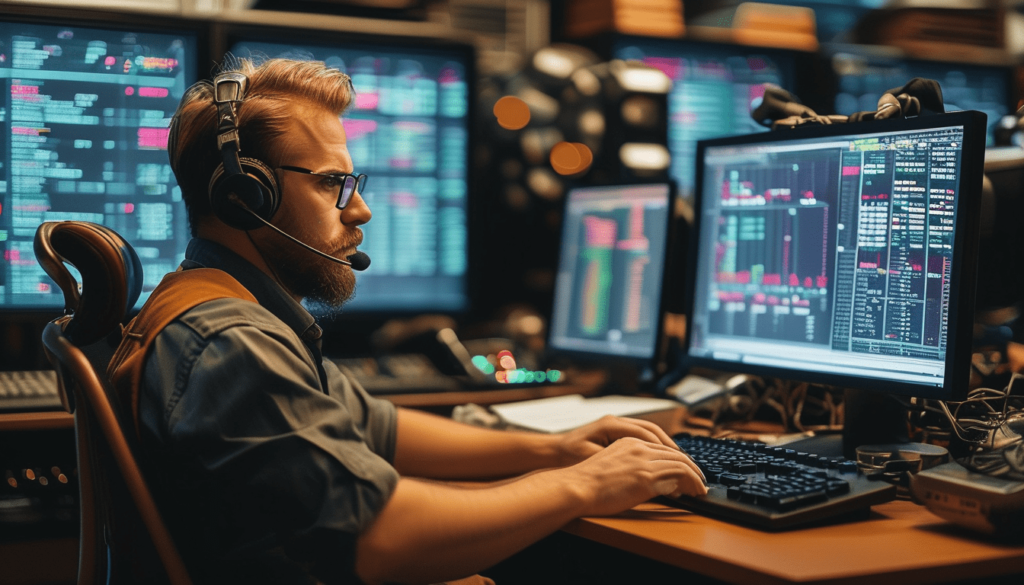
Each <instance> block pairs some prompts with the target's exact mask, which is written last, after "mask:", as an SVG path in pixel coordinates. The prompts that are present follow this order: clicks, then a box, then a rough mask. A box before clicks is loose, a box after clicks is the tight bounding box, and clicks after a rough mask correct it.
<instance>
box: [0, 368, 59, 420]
mask: <svg viewBox="0 0 1024 585" xmlns="http://www.w3.org/2000/svg"><path fill="white" fill-rule="evenodd" d="M63 408H64V407H63V406H62V405H61V403H60V391H59V390H58V389H57V372H54V371H53V370H26V371H17V372H0V412H29V411H43V410H62V409H63Z"/></svg>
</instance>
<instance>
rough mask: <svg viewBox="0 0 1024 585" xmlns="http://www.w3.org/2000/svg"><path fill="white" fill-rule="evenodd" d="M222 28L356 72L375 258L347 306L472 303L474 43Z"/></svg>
mask: <svg viewBox="0 0 1024 585" xmlns="http://www.w3.org/2000/svg"><path fill="white" fill-rule="evenodd" d="M221 36H222V38H221V40H222V42H223V43H224V49H225V50H226V51H228V52H229V53H230V54H231V55H234V56H235V57H254V58H257V59H260V58H274V57H289V58H298V59H316V60H319V61H324V62H325V63H326V64H327V65H328V66H330V67H336V68H337V69H339V70H341V71H343V72H345V73H347V74H348V75H349V76H351V78H352V83H353V86H354V89H355V99H354V101H353V104H352V106H351V107H350V108H349V109H348V110H347V111H346V112H345V113H343V115H342V123H343V124H344V127H345V131H346V134H347V140H348V150H349V152H350V154H351V156H352V162H353V166H354V169H355V172H357V173H363V174H366V175H368V177H369V179H368V180H367V182H366V189H365V192H361V195H362V197H363V199H364V200H366V203H367V205H368V206H369V207H370V210H371V211H372V213H373V218H372V219H371V221H370V222H369V223H367V224H365V225H363V226H360V228H361V229H362V230H363V233H364V234H365V238H364V240H363V244H362V246H361V248H362V249H363V250H364V251H365V252H366V254H368V255H369V256H370V257H372V258H373V266H372V268H371V269H369V270H367V271H366V272H365V273H363V274H361V275H360V276H359V278H358V280H357V286H356V294H355V297H354V298H353V299H352V300H350V301H349V302H348V303H346V304H345V307H344V315H345V316H346V317H353V316H355V317H359V316H362V317H366V318H367V320H373V319H374V318H375V317H378V316H381V315H384V314H387V315H388V316H389V317H393V316H394V315H396V314H398V315H402V314H405V315H414V314H423V313H437V314H447V315H458V314H463V313H465V312H467V311H468V310H469V309H470V296H471V295H470V291H469V287H470V285H471V278H470V273H471V267H470V250H471V247H470V245H469V238H470V237H471V235H470V232H471V231H472V230H471V229H470V228H471V221H470V218H471V213H472V210H471V208H470V197H469V185H470V164H469V154H470V152H471V142H470V120H471V119H472V103H471V102H472V99H471V96H472V88H473V81H474V80H473V75H474V71H475V65H474V52H473V49H472V47H470V46H469V45H462V44H457V43H450V42H444V41H439V40H436V39H426V38H419V39H416V38H403V37H388V38H386V39H382V38H381V37H379V36H377V37H370V36H365V35H363V36H360V35H358V34H353V35H349V34H346V35H344V36H339V35H337V34H335V33H332V32H329V31H317V30H313V29H295V28H275V27H255V26H243V25H225V26H224V27H223V29H222V35H221ZM249 219H250V220H251V221H256V220H255V219H253V218H251V217H250V218H249ZM312 310H313V311H314V313H315V312H316V311H317V310H318V309H317V308H315V307H313V308H312ZM327 326H330V324H329V323H328V324H327ZM346 353H347V351H346Z"/></svg>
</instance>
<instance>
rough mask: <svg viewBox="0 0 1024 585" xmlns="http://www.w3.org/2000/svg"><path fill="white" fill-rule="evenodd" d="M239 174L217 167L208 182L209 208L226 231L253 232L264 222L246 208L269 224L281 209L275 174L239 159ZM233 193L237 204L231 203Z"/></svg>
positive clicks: (252, 160) (245, 159) (243, 158)
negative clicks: (225, 226) (228, 172)
mask: <svg viewBox="0 0 1024 585" xmlns="http://www.w3.org/2000/svg"><path fill="white" fill-rule="evenodd" d="M239 162H240V163H241V165H242V173H240V174H239V173H236V174H227V173H226V172H225V170H224V165H223V164H221V165H218V166H217V169H216V170H215V171H214V173H213V177H212V178H211V179H210V207H211V208H212V210H213V213H214V214H215V215H216V216H217V218H218V219H220V220H221V221H222V222H224V223H225V224H226V225H228V226H229V227H232V228H235V229H238V230H245V231H248V230H253V229H256V228H259V227H263V222H261V221H260V220H259V219H257V218H255V217H253V216H252V214H250V213H248V212H247V211H246V209H244V208H243V207H242V206H244V207H245V208H248V209H249V210H250V211H252V212H253V213H255V214H256V215H258V216H259V217H261V218H263V219H264V220H267V221H270V219H271V218H272V217H274V214H275V213H276V212H277V208H278V207H279V206H280V202H281V196H280V190H279V189H278V185H277V178H276V176H275V175H274V171H273V170H272V169H271V168H270V167H268V166H267V165H265V164H263V163H262V162H261V161H259V160H256V159H254V158H245V157H241V158H239ZM232 193H234V195H235V197H237V201H233V200H232V198H231V194H232Z"/></svg>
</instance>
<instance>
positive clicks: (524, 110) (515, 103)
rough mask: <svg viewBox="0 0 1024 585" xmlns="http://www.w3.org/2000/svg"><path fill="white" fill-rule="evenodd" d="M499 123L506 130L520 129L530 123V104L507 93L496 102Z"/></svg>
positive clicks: (495, 111)
mask: <svg viewBox="0 0 1024 585" xmlns="http://www.w3.org/2000/svg"><path fill="white" fill-rule="evenodd" d="M494 116H495V117H496V118H497V119H498V125H499V126H501V127H502V128H505V129H506V130H519V129H521V128H523V127H525V126H526V125H527V124H529V123H530V106H528V105H526V102H524V101H523V100H521V99H519V98H517V97H515V96H511V95H507V96H505V97H503V98H501V99H499V100H498V101H497V102H496V103H495V104H494Z"/></svg>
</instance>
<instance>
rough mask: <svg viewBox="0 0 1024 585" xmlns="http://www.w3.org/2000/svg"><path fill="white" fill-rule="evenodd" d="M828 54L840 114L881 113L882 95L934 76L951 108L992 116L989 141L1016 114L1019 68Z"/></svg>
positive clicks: (861, 53) (840, 52)
mask: <svg viewBox="0 0 1024 585" xmlns="http://www.w3.org/2000/svg"><path fill="white" fill-rule="evenodd" d="M826 54H827V55H829V59H830V62H831V69H832V73H833V75H834V76H835V94H834V95H835V97H834V113H836V114H841V115H844V116H848V115H850V114H852V113H854V112H861V111H875V110H876V109H878V98H880V97H882V94H883V93H885V92H886V91H887V90H889V89H892V88H895V87H902V86H903V85H904V84H905V83H907V82H908V81H910V80H911V79H913V78H915V77H924V78H926V79H934V80H935V81H937V82H939V85H940V86H941V87H942V98H943V102H944V105H945V109H946V111H957V110H977V111H980V112H984V113H985V114H986V115H987V116H988V132H987V135H986V144H987V145H988V146H992V145H994V144H995V142H994V140H995V138H994V131H995V128H996V126H997V125H998V124H999V121H1000V120H1001V119H1002V117H1003V116H1005V115H1007V114H1010V113H1012V112H1013V110H1012V109H1011V108H1012V106H1013V104H1015V103H1016V98H1015V97H1014V95H1013V88H1014V84H1015V81H1014V76H1015V75H1016V67H1012V66H998V65H980V64H975V63H953V62H943V61H926V60H922V59H906V58H902V57H895V56H887V55H881V54H872V53H870V52H868V51H866V50H863V49H862V50H853V49H851V50H837V51H830V52H826ZM819 113H824V112H819Z"/></svg>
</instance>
